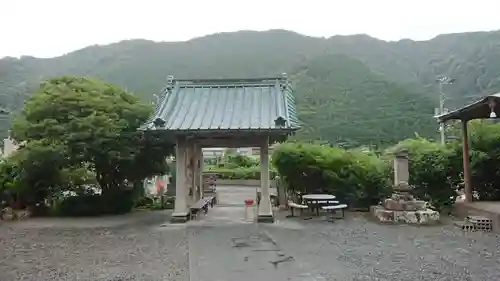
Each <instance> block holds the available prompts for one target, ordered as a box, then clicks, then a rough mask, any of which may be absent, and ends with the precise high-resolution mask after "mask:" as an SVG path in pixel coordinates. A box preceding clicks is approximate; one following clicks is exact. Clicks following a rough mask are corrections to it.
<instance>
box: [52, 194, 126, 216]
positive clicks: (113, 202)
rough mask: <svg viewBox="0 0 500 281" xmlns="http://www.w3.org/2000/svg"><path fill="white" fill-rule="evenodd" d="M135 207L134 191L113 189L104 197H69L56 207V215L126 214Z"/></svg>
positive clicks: (86, 195)
mask: <svg viewBox="0 0 500 281" xmlns="http://www.w3.org/2000/svg"><path fill="white" fill-rule="evenodd" d="M133 206H134V196H133V191H131V190H123V189H112V190H108V191H107V192H106V193H103V194H102V195H95V194H84V195H78V196H70V197H67V198H65V199H64V200H62V201H61V202H60V203H59V204H58V205H56V214H57V215H60V216H69V217H80V216H99V215H107V214H124V213H127V212H129V211H130V210H131V209H132V207H133Z"/></svg>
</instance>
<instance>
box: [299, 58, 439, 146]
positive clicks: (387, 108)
mask: <svg viewBox="0 0 500 281" xmlns="http://www.w3.org/2000/svg"><path fill="white" fill-rule="evenodd" d="M292 79H294V81H295V82H296V83H295V84H296V88H295V90H296V93H297V103H298V110H299V113H300V120H301V121H302V122H303V123H304V129H303V130H301V131H299V133H298V135H297V138H298V139H324V140H327V141H328V142H330V143H334V144H337V145H341V144H342V145H343V146H344V147H357V146H360V145H364V144H365V145H377V146H380V145H382V146H383V145H385V146H387V145H389V144H393V143H395V142H397V141H398V140H401V139H405V138H409V137H412V136H413V135H414V134H415V131H416V130H418V132H419V133H421V134H422V135H424V136H428V137H430V136H433V135H434V134H435V131H436V121H435V120H434V119H433V118H432V114H433V110H434V109H433V108H434V102H433V101H432V100H431V99H429V98H428V97H426V96H425V95H422V94H421V93H418V92H415V91H412V90H410V89H408V88H406V87H403V86H401V85H398V84H396V83H392V82H388V81H387V80H386V78H385V77H383V76H381V75H379V74H377V73H374V72H372V71H371V70H370V69H369V68H368V67H367V66H366V65H364V64H363V63H362V62H361V61H359V60H356V59H353V58H350V57H347V56H343V55H324V56H320V57H317V58H314V59H312V60H311V61H309V62H308V63H306V64H305V65H304V66H303V67H302V68H301V70H300V72H299V73H298V74H297V75H294V76H292Z"/></svg>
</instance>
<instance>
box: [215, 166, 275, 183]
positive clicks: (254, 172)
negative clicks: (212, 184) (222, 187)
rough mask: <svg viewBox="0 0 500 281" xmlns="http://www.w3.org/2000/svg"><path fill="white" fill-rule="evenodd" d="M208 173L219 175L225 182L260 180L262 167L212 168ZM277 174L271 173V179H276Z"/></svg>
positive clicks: (273, 171)
mask: <svg viewBox="0 0 500 281" xmlns="http://www.w3.org/2000/svg"><path fill="white" fill-rule="evenodd" d="M207 172H211V173H218V174H219V177H218V178H219V179H223V180H260V167H259V166H253V167H248V168H246V167H237V168H233V169H230V168H211V169H210V170H207ZM276 175H277V173H276V171H275V170H270V171H269V177H270V179H274V178H275V177H276Z"/></svg>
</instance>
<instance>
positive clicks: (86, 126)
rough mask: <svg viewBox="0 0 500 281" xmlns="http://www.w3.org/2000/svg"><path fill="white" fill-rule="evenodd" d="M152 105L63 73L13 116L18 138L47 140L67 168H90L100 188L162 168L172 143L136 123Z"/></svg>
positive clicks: (28, 141) (111, 186) (154, 172)
mask: <svg viewBox="0 0 500 281" xmlns="http://www.w3.org/2000/svg"><path fill="white" fill-rule="evenodd" d="M151 111H152V108H151V106H149V105H147V104H144V103H141V102H140V101H139V99H138V98H137V97H135V96H134V95H133V94H131V93H129V92H127V91H126V90H123V89H121V88H119V87H118V86H115V85H112V84H108V83H105V82H103V81H99V80H94V79H89V78H77V77H69V76H63V77H58V78H53V79H50V80H48V81H46V82H43V83H42V84H41V86H40V89H39V90H38V91H37V92H36V93H34V94H33V95H32V96H31V97H30V98H29V99H28V100H27V101H26V103H25V106H24V109H23V111H22V112H21V114H20V115H19V116H18V117H17V118H16V119H15V120H14V123H13V128H12V136H13V138H14V139H15V140H16V141H18V142H26V143H27V144H28V145H29V144H30V143H32V142H35V141H37V142H40V143H51V144H52V145H57V147H58V149H59V151H58V152H59V154H58V155H60V156H61V157H62V158H63V159H64V160H65V165H66V166H65V168H66V171H67V170H68V169H70V170H74V169H81V168H87V169H89V170H90V171H92V172H94V174H95V177H96V180H97V182H98V183H99V185H100V187H101V188H102V190H103V192H106V191H107V190H110V189H112V188H115V187H122V186H124V184H125V182H126V181H127V180H128V181H136V180H140V179H143V178H144V177H146V176H149V175H152V174H156V173H161V172H165V170H166V167H167V166H166V163H165V157H166V156H167V155H169V154H170V153H171V152H172V146H171V145H170V144H169V143H167V142H164V141H163V140H162V138H159V137H152V136H148V137H145V136H144V135H143V133H142V132H140V131H138V130H137V129H138V127H139V126H140V125H141V124H143V123H144V122H145V121H146V120H147V118H148V117H149V116H150V114H151Z"/></svg>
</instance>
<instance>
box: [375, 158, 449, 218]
mask: <svg viewBox="0 0 500 281" xmlns="http://www.w3.org/2000/svg"><path fill="white" fill-rule="evenodd" d="M409 177H410V174H409V171H408V151H407V150H400V151H399V152H397V153H396V154H395V157H394V187H393V193H392V195H391V197H389V198H387V199H385V200H384V202H382V204H381V205H379V206H372V207H371V210H370V211H371V213H372V214H373V216H374V217H375V218H376V219H377V220H378V221H379V222H382V223H406V224H418V225H426V224H433V223H436V222H438V221H439V212H437V211H434V210H431V209H428V208H427V203H426V202H425V201H421V200H416V199H415V198H414V197H413V195H412V194H411V191H412V190H413V187H412V186H411V185H409V184H408V181H409Z"/></svg>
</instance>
